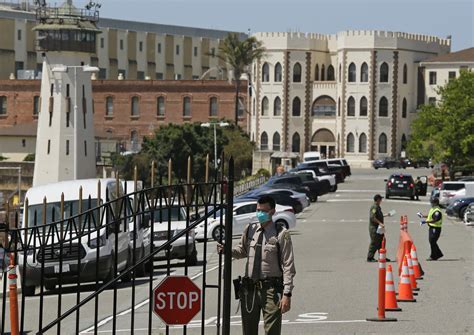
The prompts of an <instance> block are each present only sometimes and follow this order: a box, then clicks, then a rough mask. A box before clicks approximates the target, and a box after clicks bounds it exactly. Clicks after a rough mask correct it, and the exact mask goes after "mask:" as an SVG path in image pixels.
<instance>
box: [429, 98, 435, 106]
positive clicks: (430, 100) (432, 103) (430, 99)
mask: <svg viewBox="0 0 474 335" xmlns="http://www.w3.org/2000/svg"><path fill="white" fill-rule="evenodd" d="M428 104H429V105H432V106H434V105H436V98H435V97H429V98H428Z"/></svg>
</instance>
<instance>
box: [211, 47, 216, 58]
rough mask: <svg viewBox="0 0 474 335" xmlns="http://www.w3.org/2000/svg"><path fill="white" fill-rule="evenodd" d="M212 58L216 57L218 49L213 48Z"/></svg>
mask: <svg viewBox="0 0 474 335" xmlns="http://www.w3.org/2000/svg"><path fill="white" fill-rule="evenodd" d="M211 56H212V57H216V48H211Z"/></svg>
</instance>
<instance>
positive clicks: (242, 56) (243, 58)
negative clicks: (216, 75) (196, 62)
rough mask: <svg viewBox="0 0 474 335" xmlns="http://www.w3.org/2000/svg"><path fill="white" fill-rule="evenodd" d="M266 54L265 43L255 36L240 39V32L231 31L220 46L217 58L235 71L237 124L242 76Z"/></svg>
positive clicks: (237, 120) (236, 122) (236, 121)
mask: <svg viewBox="0 0 474 335" xmlns="http://www.w3.org/2000/svg"><path fill="white" fill-rule="evenodd" d="M264 54H265V48H264V47H263V43H262V42H261V41H258V40H257V39H256V38H255V37H253V36H252V37H249V38H247V39H245V40H240V38H239V34H236V33H229V35H227V37H226V38H225V39H224V40H223V41H222V44H221V45H220V46H219V52H218V53H217V58H219V59H221V60H223V61H224V62H226V63H227V64H228V65H229V67H230V69H231V70H232V71H233V72H234V84H235V124H238V122H239V92H240V77H241V76H242V74H244V73H248V72H249V71H248V67H249V66H250V65H251V64H252V63H253V62H254V61H256V60H259V59H260V58H262V57H263V56H264Z"/></svg>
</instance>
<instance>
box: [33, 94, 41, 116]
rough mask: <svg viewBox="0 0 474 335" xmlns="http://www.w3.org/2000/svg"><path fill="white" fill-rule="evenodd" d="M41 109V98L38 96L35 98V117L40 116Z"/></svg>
mask: <svg viewBox="0 0 474 335" xmlns="http://www.w3.org/2000/svg"><path fill="white" fill-rule="evenodd" d="M39 109H40V97H39V96H37V95H36V96H35V97H34V98H33V115H38V114H39Z"/></svg>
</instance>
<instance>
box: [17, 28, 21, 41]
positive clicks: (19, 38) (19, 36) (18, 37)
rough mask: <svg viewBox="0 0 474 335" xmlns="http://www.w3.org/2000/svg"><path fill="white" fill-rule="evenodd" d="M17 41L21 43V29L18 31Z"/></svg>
mask: <svg viewBox="0 0 474 335" xmlns="http://www.w3.org/2000/svg"><path fill="white" fill-rule="evenodd" d="M17 39H18V41H21V29H18V30H17Z"/></svg>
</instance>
